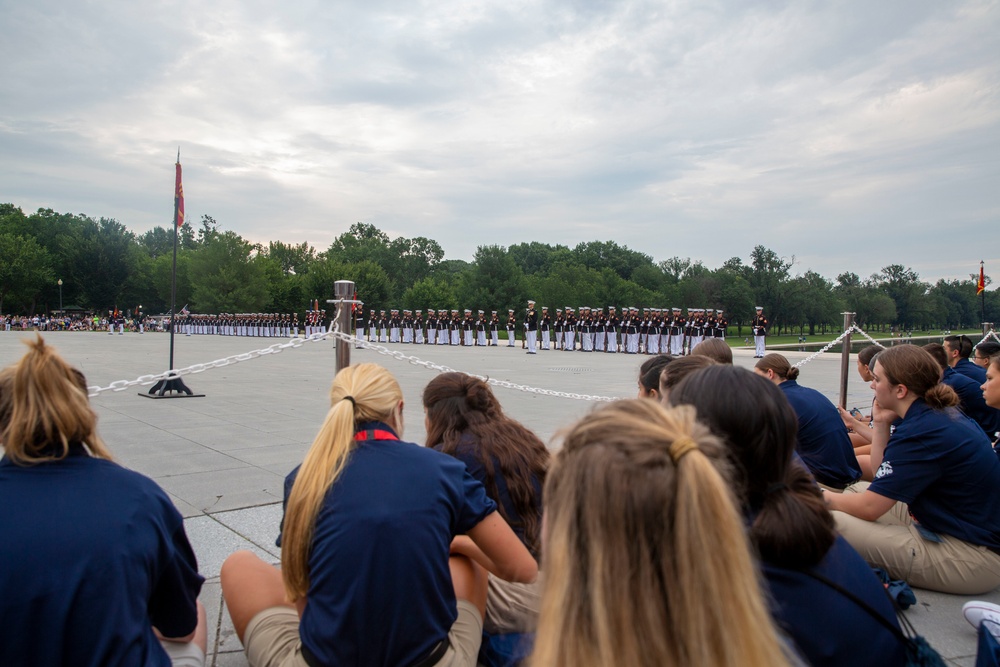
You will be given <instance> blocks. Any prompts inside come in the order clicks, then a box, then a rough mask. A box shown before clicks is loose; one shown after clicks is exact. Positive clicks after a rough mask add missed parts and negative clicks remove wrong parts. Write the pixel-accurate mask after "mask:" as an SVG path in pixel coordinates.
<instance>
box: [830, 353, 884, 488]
mask: <svg viewBox="0 0 1000 667" xmlns="http://www.w3.org/2000/svg"><path fill="white" fill-rule="evenodd" d="M881 351H882V348H881V347H879V346H878V345H869V346H867V347H863V348H861V351H860V352H858V358H857V369H858V375H859V376H861V380H862V381H863V382H866V383H870V382H871V381H872V373H871V363H872V359H874V358H875V355H876V354H878V353H879V352H881ZM837 412H838V413H839V414H840V418H841V420H843V422H844V426H846V427H847V428H848V429H849V430H850V438H851V445H852V446H853V447H854V453H855V455H857V456H868V455H869V454H870V453H871V445H872V434H871V421H872V417H871V415H868V416H867V417H855V416H854V415H852V414H851V413H850V412H848V411H847V410H845V409H844V408H842V407H840V406H839V405H838V406H837ZM863 472H864V466H862V473H863ZM864 479H867V480H868V481H871V476H870V475H869V476H868V477H865V478H864Z"/></svg>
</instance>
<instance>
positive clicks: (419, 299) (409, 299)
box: [402, 276, 485, 313]
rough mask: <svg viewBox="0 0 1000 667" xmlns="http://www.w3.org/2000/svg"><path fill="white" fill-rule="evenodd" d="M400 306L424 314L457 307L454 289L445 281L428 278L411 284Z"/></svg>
mask: <svg viewBox="0 0 1000 667" xmlns="http://www.w3.org/2000/svg"><path fill="white" fill-rule="evenodd" d="M402 306H403V308H409V309H411V310H417V309H418V308H419V309H420V310H423V311H424V312H425V313H426V312H427V309H428V308H433V309H434V310H441V309H442V308H447V309H449V310H451V309H452V308H457V307H458V299H456V298H455V289H454V288H453V287H452V286H451V285H450V284H449V283H448V281H447V280H444V279H442V278H433V277H430V276H429V277H427V278H423V279H421V280H418V281H417V282H415V283H413V284H412V285H410V287H409V288H407V290H406V291H405V292H403V299H402ZM484 310H485V309H484Z"/></svg>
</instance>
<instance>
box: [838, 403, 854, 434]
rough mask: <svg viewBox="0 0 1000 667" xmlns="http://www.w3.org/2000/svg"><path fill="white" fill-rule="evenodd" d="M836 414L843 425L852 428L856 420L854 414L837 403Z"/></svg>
mask: <svg viewBox="0 0 1000 667" xmlns="http://www.w3.org/2000/svg"><path fill="white" fill-rule="evenodd" d="M837 414H839V415H840V420H841V421H842V422H844V426H846V427H847V428H850V429H853V428H854V427H855V426H856V422H857V420H856V419H855V418H854V415H852V414H851V413H850V412H848V411H847V410H845V409H844V408H842V407H840V406H839V405H838V406H837Z"/></svg>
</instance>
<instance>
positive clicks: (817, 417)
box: [778, 380, 861, 489]
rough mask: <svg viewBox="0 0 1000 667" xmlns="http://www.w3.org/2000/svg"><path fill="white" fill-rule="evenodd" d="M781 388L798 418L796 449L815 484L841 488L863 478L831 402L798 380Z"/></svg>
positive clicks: (849, 442)
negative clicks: (816, 482) (814, 479)
mask: <svg viewBox="0 0 1000 667" xmlns="http://www.w3.org/2000/svg"><path fill="white" fill-rule="evenodd" d="M778 388H780V389H781V391H782V392H784V394H785V397H786V398H787V399H788V402H789V403H790V404H791V406H792V409H793V410H795V415H796V416H797V417H798V420H799V433H798V437H797V442H796V447H795V449H796V451H798V453H799V455H800V456H801V457H802V460H803V461H804V462H805V464H806V467H807V468H809V471H810V472H812V474H813V476H814V477H815V478H816V481H818V482H820V483H821V484H826V485H827V486H830V487H834V488H838V489H842V488H844V487H845V486H847V485H849V484H852V483H854V482H856V481H857V480H859V479H861V467H860V466H859V465H858V459H857V457H856V456H855V455H854V447H852V446H851V438H850V436H849V435H848V434H847V427H845V426H844V422H843V420H842V419H841V418H840V413H838V412H837V408H836V407H835V406H834V405H833V403H831V402H830V399H828V398H827V397H826V396H824V395H823V394H821V393H819V392H818V391H816V390H815V389H811V388H809V387H803V386H801V385H800V384H799V383H798V382H796V381H795V380H786V381H784V382H782V383H781V384H779V385H778Z"/></svg>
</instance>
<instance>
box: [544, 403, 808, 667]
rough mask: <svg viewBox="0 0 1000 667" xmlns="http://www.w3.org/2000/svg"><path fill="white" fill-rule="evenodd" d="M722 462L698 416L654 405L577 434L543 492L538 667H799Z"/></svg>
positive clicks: (586, 423) (590, 420)
mask: <svg viewBox="0 0 1000 667" xmlns="http://www.w3.org/2000/svg"><path fill="white" fill-rule="evenodd" d="M724 459H725V451H724V449H723V447H722V445H721V443H720V442H719V440H718V438H716V437H714V436H712V434H711V433H709V432H708V429H707V428H705V427H704V426H701V425H700V424H698V423H697V422H696V420H695V414H694V411H693V410H691V409H690V408H684V407H682V408H673V409H670V410H667V409H664V408H663V407H662V406H660V405H659V404H658V403H656V402H655V401H649V400H642V399H632V400H624V401H616V402H614V403H610V404H607V405H603V406H601V407H598V408H597V409H595V410H594V411H593V412H592V413H591V414H590V415H588V416H587V417H584V418H583V419H582V420H581V421H580V422H579V423H577V424H576V425H575V426H573V427H572V428H570V429H569V431H568V432H567V433H566V435H565V440H564V443H563V447H562V449H561V450H560V451H559V453H558V454H556V456H555V461H554V463H553V466H552V468H551V469H550V471H549V474H548V479H547V480H546V483H545V525H544V526H543V528H542V531H543V534H542V569H543V570H544V571H545V578H544V581H543V584H542V611H541V615H540V617H539V623H538V632H537V634H536V637H535V646H534V652H533V654H532V656H531V659H530V664H531V665H532V666H533V667H564V666H566V665H572V666H573V667H606V666H607V665H629V666H630V667H664V666H666V667H674V666H677V667H680V666H682V665H684V666H687V665H698V666H699V667H724V666H733V667H735V666H737V665H740V666H743V665H768V666H772V665H773V666H779V665H788V664H794V663H796V662H797V661H796V659H795V658H794V657H789V655H787V654H786V651H787V650H788V649H787V647H786V646H785V644H784V643H783V641H782V639H781V637H780V636H779V633H778V631H777V630H776V628H775V626H774V624H773V622H772V620H771V618H770V616H769V615H768V613H767V605H766V603H765V601H764V595H763V593H762V591H761V588H760V584H759V580H758V576H757V572H756V569H755V567H754V564H753V558H752V556H751V553H750V548H749V545H748V543H747V539H746V536H745V534H744V531H743V525H742V524H743V519H742V517H741V516H740V514H739V512H738V510H737V508H736V504H735V502H734V499H733V497H732V493H731V492H730V489H729V486H728V481H727V480H726V479H725V478H724V477H723V475H722V474H720V472H719V469H717V468H716V464H718V465H719V466H720V467H723V468H724V467H725V465H726V464H725V463H724ZM612 498H613V499H615V502H609V499H612ZM706 555H710V556H711V557H706Z"/></svg>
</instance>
